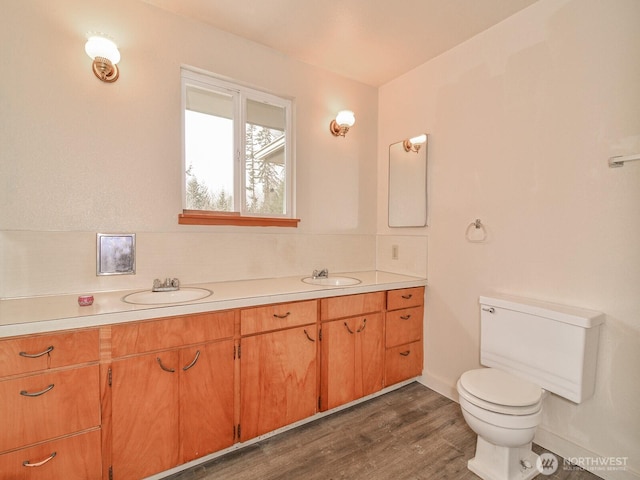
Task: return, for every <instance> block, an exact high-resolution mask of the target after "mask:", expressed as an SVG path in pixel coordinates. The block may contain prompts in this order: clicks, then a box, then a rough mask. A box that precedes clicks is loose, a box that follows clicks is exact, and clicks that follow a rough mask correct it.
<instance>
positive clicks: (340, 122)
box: [329, 110, 356, 137]
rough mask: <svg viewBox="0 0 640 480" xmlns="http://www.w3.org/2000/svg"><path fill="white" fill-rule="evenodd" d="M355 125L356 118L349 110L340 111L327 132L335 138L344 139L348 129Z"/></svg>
mask: <svg viewBox="0 0 640 480" xmlns="http://www.w3.org/2000/svg"><path fill="white" fill-rule="evenodd" d="M354 123H356V117H355V115H354V114H353V112H352V111H351V110H341V111H339V112H338V115H336V118H335V120H331V123H330V124H329V131H330V132H331V133H332V134H333V135H334V136H336V137H344V136H345V135H346V134H347V132H348V131H349V128H351V127H353V124H354Z"/></svg>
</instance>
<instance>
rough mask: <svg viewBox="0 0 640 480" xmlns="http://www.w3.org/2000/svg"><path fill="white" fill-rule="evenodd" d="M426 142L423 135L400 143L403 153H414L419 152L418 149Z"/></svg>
mask: <svg viewBox="0 0 640 480" xmlns="http://www.w3.org/2000/svg"><path fill="white" fill-rule="evenodd" d="M426 141H427V136H426V135H425V134H422V135H418V136H417V137H413V138H408V139H407V140H404V141H403V142H402V146H403V147H404V151H405V152H416V153H418V152H419V151H420V147H422V145H424V144H425V142H426Z"/></svg>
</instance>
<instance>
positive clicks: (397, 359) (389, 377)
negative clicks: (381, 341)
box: [385, 341, 422, 386]
mask: <svg viewBox="0 0 640 480" xmlns="http://www.w3.org/2000/svg"><path fill="white" fill-rule="evenodd" d="M385 355H386V357H385V385H387V386H388V385H393V384H394V383H398V382H401V381H402V380H407V379H409V378H413V377H417V376H418V375H420V374H421V373H422V342H421V341H420V342H413V343H409V344H407V345H399V346H397V347H394V348H389V349H387V351H386V354H385Z"/></svg>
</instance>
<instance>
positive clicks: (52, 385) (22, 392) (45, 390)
mask: <svg viewBox="0 0 640 480" xmlns="http://www.w3.org/2000/svg"><path fill="white" fill-rule="evenodd" d="M53 387H54V384H53V383H52V384H51V385H49V386H48V387H47V388H45V389H44V390H40V391H39V392H33V393H29V392H27V391H26V390H20V395H22V396H23V397H39V396H40V395H44V394H45V393H47V392H48V391H49V390H51V389H52V388H53Z"/></svg>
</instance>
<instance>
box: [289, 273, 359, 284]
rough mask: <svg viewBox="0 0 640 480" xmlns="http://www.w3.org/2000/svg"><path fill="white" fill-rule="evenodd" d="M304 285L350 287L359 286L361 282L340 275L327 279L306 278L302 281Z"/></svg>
mask: <svg viewBox="0 0 640 480" xmlns="http://www.w3.org/2000/svg"><path fill="white" fill-rule="evenodd" d="M302 281H303V282H304V283H309V284H311V285H320V286H323V287H347V286H349V285H357V284H359V283H360V282H361V280H358V279H357V278H353V277H341V276H339V275H336V276H331V277H327V278H313V277H305V278H303V279H302Z"/></svg>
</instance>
